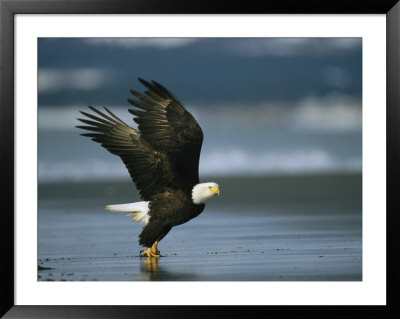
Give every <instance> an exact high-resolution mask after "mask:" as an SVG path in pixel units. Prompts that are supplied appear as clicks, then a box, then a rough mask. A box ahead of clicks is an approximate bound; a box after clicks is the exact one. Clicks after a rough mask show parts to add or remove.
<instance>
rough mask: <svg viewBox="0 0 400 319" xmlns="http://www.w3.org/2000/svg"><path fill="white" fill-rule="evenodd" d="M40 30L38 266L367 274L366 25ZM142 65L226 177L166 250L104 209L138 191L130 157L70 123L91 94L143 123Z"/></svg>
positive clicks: (210, 167)
mask: <svg viewBox="0 0 400 319" xmlns="http://www.w3.org/2000/svg"><path fill="white" fill-rule="evenodd" d="M38 41H39V42H38V44H39V52H38V66H39V71H38V104H39V108H38V137H39V138H38V144H39V149H38V154H39V155H38V156H39V158H38V170H39V172H38V178H39V187H38V195H39V198H38V199H39V210H38V265H39V267H38V280H61V281H63V280H112V281H115V280H120V281H132V280H206V281H210V280H228V281H231V280H257V281H258V280H280V281H281V280H283V281H284V280H289V281H293V280H299V281H305V280H324V281H326V280H328V281H329V280H341V281H343V280H352V281H354V280H356V281H358V280H361V279H362V174H361V171H362V107H361V105H362V101H361V97H362V41H361V39H360V38H248V39H246V38H223V39H222V38H221V39H220V38H88V39H85V38H74V39H68V38H62V39H60V38H54V39H49V38H42V39H39V40H38ZM138 77H141V78H143V79H145V80H149V81H150V80H155V81H157V82H159V83H161V84H162V85H164V86H165V87H166V88H168V89H169V90H170V91H171V92H172V93H174V94H175V95H176V96H177V97H178V98H179V99H180V101H181V102H182V103H183V104H184V105H185V106H186V108H187V109H188V110H189V111H190V112H191V113H192V114H193V115H194V116H195V118H196V119H197V121H198V122H199V124H200V126H201V127H202V129H203V132H204V142H203V148H202V153H201V158H200V180H201V181H202V182H206V181H214V182H217V183H218V184H219V185H220V189H221V195H220V196H219V197H218V198H213V199H211V200H209V201H208V202H207V205H206V209H205V210H204V212H203V213H202V214H201V216H199V217H198V218H195V219H193V220H191V221H190V222H189V223H186V224H184V225H182V226H178V227H174V229H173V230H172V231H171V232H170V233H169V234H168V236H166V237H165V238H164V239H163V241H162V242H161V244H160V246H161V247H160V250H161V252H162V256H163V257H164V256H165V257H170V258H160V261H159V265H158V264H157V265H152V264H148V263H147V264H146V261H145V260H143V258H137V257H139V251H140V249H142V247H140V246H139V244H138V235H139V234H140V232H141V230H142V228H143V225H141V224H137V223H130V218H127V217H125V216H124V215H125V214H122V215H121V214H117V215H116V214H114V213H110V212H109V211H106V210H105V209H104V206H105V205H108V204H118V203H129V202H134V201H138V200H140V199H139V196H138V193H137V191H136V190H135V187H134V185H133V183H132V181H131V180H130V177H129V174H128V172H127V170H126V168H125V167H124V165H123V163H122V161H121V160H120V159H119V158H118V157H117V156H114V155H112V154H110V153H108V152H107V151H106V150H105V149H103V148H102V147H101V146H100V145H99V144H97V143H94V142H93V141H91V140H90V139H89V138H86V137H82V136H80V135H79V134H81V133H83V132H82V131H81V130H79V129H77V128H75V125H78V124H80V123H78V120H77V117H81V116H80V113H79V110H86V111H88V108H87V107H88V105H92V106H96V107H101V106H107V107H109V108H110V109H111V110H112V111H113V112H114V113H115V114H116V115H117V116H119V117H120V118H121V119H123V120H124V121H125V122H126V123H128V124H130V125H132V126H133V127H136V125H135V123H134V122H133V121H132V116H131V115H130V113H129V112H128V108H131V105H130V104H129V103H128V102H127V98H130V97H131V96H130V93H129V90H130V89H134V90H136V91H140V92H143V90H145V88H144V87H143V86H142V85H141V84H140V83H139V82H138V81H137V78H138ZM149 266H150V267H149ZM153 266H157V267H153Z"/></svg>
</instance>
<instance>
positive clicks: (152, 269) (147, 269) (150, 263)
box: [140, 257, 160, 279]
mask: <svg viewBox="0 0 400 319" xmlns="http://www.w3.org/2000/svg"><path fill="white" fill-rule="evenodd" d="M159 259H160V258H159V257H144V258H141V263H140V269H141V271H142V273H147V274H149V275H150V278H149V279H155V278H156V277H157V275H158V261H159Z"/></svg>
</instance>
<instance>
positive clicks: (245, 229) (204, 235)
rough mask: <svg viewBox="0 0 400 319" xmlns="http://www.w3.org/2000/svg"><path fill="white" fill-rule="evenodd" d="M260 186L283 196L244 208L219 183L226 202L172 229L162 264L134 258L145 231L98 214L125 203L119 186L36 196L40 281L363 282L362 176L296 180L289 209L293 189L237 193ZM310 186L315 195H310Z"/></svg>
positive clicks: (49, 190) (61, 189)
mask: <svg viewBox="0 0 400 319" xmlns="http://www.w3.org/2000/svg"><path fill="white" fill-rule="evenodd" d="M263 181H264V182H265V183H267V184H268V185H270V184H271V183H272V184H273V183H275V186H277V185H278V184H279V185H280V184H282V185H284V186H285V185H286V187H281V188H279V187H275V188H274V190H272V189H271V192H270V193H269V195H266V196H258V197H257V196H256V195H254V193H257V192H252V194H253V195H252V196H253V197H251V196H250V194H249V196H245V197H246V198H247V199H248V198H249V197H250V198H252V201H251V205H250V204H246V201H245V200H243V201H242V202H235V201H234V200H233V198H234V197H235V196H234V194H235V191H234V187H240V186H238V185H237V184H238V182H237V180H234V181H233V180H231V181H229V180H224V181H223V183H222V184H225V188H222V189H223V190H225V197H223V196H221V197H220V198H215V199H212V200H211V201H212V202H210V203H209V204H207V205H206V209H205V211H204V212H203V213H202V214H201V215H200V216H199V217H197V218H195V219H193V220H191V221H190V222H188V223H186V224H184V225H180V226H177V227H174V228H173V229H172V230H171V232H170V233H169V234H168V235H167V236H166V237H165V238H164V239H163V240H162V241H161V243H160V244H159V249H160V250H161V255H162V256H161V257H160V258H147V257H140V254H139V251H140V250H141V249H142V248H141V247H140V246H139V245H138V237H137V236H138V235H139V233H140V232H141V229H142V227H143V225H142V224H137V223H131V222H130V220H131V219H130V217H126V216H125V214H124V213H111V212H108V211H106V210H104V208H103V207H104V205H103V204H104V202H105V203H108V204H112V203H117V202H119V201H120V202H121V203H122V202H124V199H123V198H125V201H126V196H125V194H124V193H123V192H122V191H121V192H119V190H120V189H122V188H124V189H125V188H126V186H127V185H126V184H123V183H122V184H117V183H111V182H110V183H106V185H109V184H113V185H116V186H115V187H116V189H114V191H110V189H109V188H107V187H109V186H104V185H101V184H98V183H97V184H93V185H92V187H88V185H70V184H63V185H52V186H50V185H47V186H45V187H39V216H38V222H39V223H38V234H39V235H38V267H39V270H38V280H44V281H45V280H56V281H60V280H61V281H64V280H66V281H70V280H73V281H139V280H160V281H162V280H168V281H359V280H362V231H361V230H362V227H361V226H362V214H361V195H360V194H361V192H360V191H359V190H357V189H356V188H358V187H359V186H360V185H361V183H360V181H361V176H342V178H336V180H335V179H334V178H333V179H332V177H329V176H328V177H327V176H322V177H314V178H311V179H309V180H308V182H307V181H306V182H304V178H301V181H302V182H303V183H302V184H303V185H304V188H305V190H304V189H303V190H302V189H299V191H298V193H300V194H301V193H303V196H302V198H301V199H302V200H298V201H290V202H287V201H285V200H278V199H277V198H279V196H278V195H279V194H280V196H281V198H285V196H284V195H283V194H281V193H282V192H286V193H287V192H288V191H290V183H289V182H290V181H291V183H292V184H293V185H294V184H296V185H297V184H298V183H300V181H299V180H298V179H297V180H296V181H294V180H290V179H289V178H286V183H285V178H283V179H279V182H277V181H276V180H275V181H271V180H270V179H262V180H261V179H258V180H253V181H249V180H244V181H243V183H239V184H241V185H242V186H243V185H244V184H246V183H247V184H246V188H244V189H246V190H247V192H249V193H250V192H251V188H253V189H258V190H259V188H260V187H259V186H260V185H261V184H262V182H263ZM332 181H334V182H332ZM251 183H253V185H252V187H251V188H248V187H247V186H251V185H249V184H251ZM220 184H221V183H220ZM311 185H314V186H315V185H318V186H319V187H317V188H315V190H314V191H312V192H310V191H309V189H310V187H311ZM324 185H325V186H324ZM57 187H58V188H57ZM232 187H233V188H232ZM327 188H329V189H327ZM353 188H354V192H352V194H353V195H352V196H349V195H348V193H349V190H351V189H353ZM83 189H87V190H88V191H87V192H86V195H87V196H85V195H84V194H82V190H83ZM89 189H90V191H89ZM100 190H103V191H100ZM102 192H104V194H105V195H104V196H101V195H102V194H103V193H102ZM274 192H275V195H276V196H274ZM271 193H272V194H271ZM307 193H309V194H310V195H309V197H307V195H304V194H307ZM61 194H62V195H61ZM78 194H79V195H80V196H78ZM260 194H261V193H260ZM329 194H330V195H329ZM344 194H347V195H346V196H347V197H346V196H344ZM99 195H100V196H99ZM221 195H224V193H222V194H221ZM254 196H256V197H254ZM271 196H272V197H274V198H275V202H274V201H273V200H269V197H271ZM288 196H289V195H288ZM296 196H300V195H299V194H297V195H296ZM289 197H290V196H289ZM292 197H293V196H292ZM231 198H232V200H230V199H231ZM257 198H258V199H257ZM299 198H300V197H299ZM331 198H332V200H330V199H331ZM112 199H115V200H117V201H116V202H114V201H111V200H112ZM338 199H339V200H338ZM121 200H122V201H121ZM224 203H226V205H225V204H224Z"/></svg>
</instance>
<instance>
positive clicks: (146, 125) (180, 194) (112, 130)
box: [77, 78, 220, 257]
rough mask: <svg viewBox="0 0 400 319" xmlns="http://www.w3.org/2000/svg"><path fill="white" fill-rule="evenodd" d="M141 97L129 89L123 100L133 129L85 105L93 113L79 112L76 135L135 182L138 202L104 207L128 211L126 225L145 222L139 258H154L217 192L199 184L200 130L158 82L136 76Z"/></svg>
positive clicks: (112, 116) (114, 117)
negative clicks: (166, 239)
mask: <svg viewBox="0 0 400 319" xmlns="http://www.w3.org/2000/svg"><path fill="white" fill-rule="evenodd" d="M139 81H140V82H141V83H142V84H143V85H144V86H145V87H146V88H147V91H145V92H144V94H142V93H139V92H136V91H133V90H131V91H130V92H131V93H132V95H133V96H134V97H135V98H134V99H128V102H129V103H131V104H132V105H133V106H135V107H136V108H134V109H129V110H128V111H129V112H130V113H131V114H133V115H134V118H133V120H134V121H135V122H136V123H137V124H138V129H137V130H136V129H134V128H132V127H130V126H129V125H127V124H126V123H124V122H123V121H122V120H121V119H120V118H118V117H117V116H116V115H115V114H113V113H112V112H111V111H110V110H109V109H108V108H106V107H104V110H105V112H104V111H103V112H101V111H100V110H98V109H96V108H94V107H93V106H89V108H90V109H91V110H92V111H93V112H94V113H95V114H91V113H87V112H83V111H81V113H82V114H83V115H84V116H86V118H84V119H78V120H80V121H81V122H83V123H85V124H86V125H84V126H77V127H78V128H80V129H85V130H87V131H90V132H89V133H84V134H81V135H83V136H87V137H90V138H91V139H92V140H93V141H95V142H97V143H100V144H101V146H103V147H104V148H105V149H107V150H108V151H109V152H111V153H112V154H115V155H118V156H119V157H120V158H121V159H122V161H123V162H124V164H125V166H126V168H127V169H128V171H129V174H130V176H131V178H132V180H133V182H134V183H135V184H136V188H137V190H138V192H139V194H140V198H141V201H140V202H135V203H128V204H118V205H108V206H106V209H108V210H110V211H117V212H128V213H129V214H128V215H127V216H133V219H132V221H135V222H142V223H144V224H146V226H145V227H144V228H143V230H142V232H141V234H140V235H139V244H140V245H141V246H144V247H147V250H144V251H142V253H143V255H144V256H148V257H159V256H160V251H159V250H158V248H157V245H158V243H159V242H160V240H161V239H163V238H164V237H165V235H167V234H168V232H169V231H170V230H171V228H172V227H174V226H177V225H180V224H183V223H186V222H187V221H189V220H191V219H192V218H194V217H196V216H198V215H199V214H200V213H201V212H202V211H203V210H204V206H205V204H204V203H205V201H206V200H207V199H209V198H211V197H213V196H214V195H215V194H218V195H219V193H220V190H219V186H218V185H217V184H216V183H200V182H199V158H200V151H201V146H202V143H203V132H202V130H201V128H200V126H199V124H198V123H197V122H196V120H195V119H194V117H193V116H192V115H191V114H190V113H189V112H188V111H187V110H186V109H185V107H184V106H183V105H182V103H181V102H180V101H179V100H178V99H177V98H176V97H175V96H174V95H173V94H172V93H171V92H170V91H168V90H167V89H166V88H164V87H163V86H162V85H160V84H159V83H157V82H155V81H152V82H151V83H149V82H147V81H145V80H142V79H140V78H139Z"/></svg>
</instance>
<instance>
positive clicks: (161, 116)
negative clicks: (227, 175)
mask: <svg viewBox="0 0 400 319" xmlns="http://www.w3.org/2000/svg"><path fill="white" fill-rule="evenodd" d="M139 81H140V82H141V83H142V84H143V85H144V86H146V88H147V89H148V90H147V91H145V92H144V94H142V93H139V92H136V91H133V90H131V93H132V95H133V96H134V97H136V99H128V101H129V102H130V103H131V104H132V105H134V106H135V107H137V108H138V109H130V110H129V112H130V113H132V114H133V115H135V116H136V117H135V118H134V121H135V122H136V123H137V124H138V127H139V130H140V133H141V134H142V136H143V137H144V138H145V139H146V140H147V141H148V142H149V143H150V144H151V145H152V146H153V147H154V149H156V150H159V151H161V152H163V153H166V154H167V155H168V159H169V161H170V163H171V166H173V167H174V170H175V172H176V174H177V176H176V177H177V179H178V180H179V181H180V182H181V184H182V185H181V187H183V188H184V189H185V190H186V191H191V190H192V187H193V186H194V185H195V184H198V182H199V175H198V174H199V173H198V170H199V159H200V151H201V146H202V143H203V132H202V130H201V128H200V126H199V124H198V123H197V121H196V120H195V119H194V117H193V116H192V115H191V114H190V113H189V112H188V111H187V110H186V109H185V107H184V106H183V105H182V103H181V102H180V101H179V100H178V99H177V98H176V97H175V95H173V94H172V93H171V92H170V91H168V90H167V89H166V88H165V87H163V86H162V85H161V84H159V83H157V82H155V81H152V82H151V83H149V82H147V81H144V80H142V79H140V78H139Z"/></svg>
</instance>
